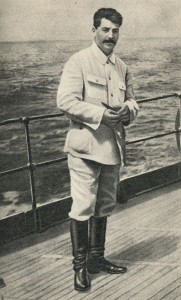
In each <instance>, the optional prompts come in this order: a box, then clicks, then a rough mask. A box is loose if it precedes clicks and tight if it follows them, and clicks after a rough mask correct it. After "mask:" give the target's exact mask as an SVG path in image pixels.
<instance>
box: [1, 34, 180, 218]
mask: <svg viewBox="0 0 181 300" xmlns="http://www.w3.org/2000/svg"><path fill="white" fill-rule="evenodd" d="M0 45H1V47H0V70H1V71H0V120H1V121H3V120H6V119H12V118H20V117H26V116H27V117H28V116H36V115H42V114H52V113H59V110H58V109H57V107H56V93H57V88H58V84H59V81H60V78H61V74H62V70H63V66H64V64H65V62H66V61H67V60H68V59H69V57H70V56H71V55H72V54H74V53H75V52H77V51H79V50H81V49H84V48H86V47H88V46H89V45H91V41H39V42H12V43H11V42H8V43H0ZM115 52H116V54H117V55H118V56H119V57H120V58H122V59H123V61H124V62H125V63H126V64H127V65H128V66H129V68H130V70H131V71H132V73H133V77H134V89H135V95H136V99H138V100H139V99H143V98H150V97H155V96H160V95H164V94H172V93H174V92H178V91H180V89H181V87H180V79H181V59H180V57H181V39H180V38H170V39H168V38H167V39H165V38H161V39H121V40H120V42H119V44H118V45H117V47H116V49H115ZM178 106H179V99H178V98H168V99H165V100H159V101H154V102H148V103H146V104H140V111H139V116H138V118H137V120H136V122H134V124H132V125H131V126H129V128H127V129H126V132H127V141H132V140H134V139H139V138H143V137H146V136H152V135H155V134H159V133H163V132H168V131H170V130H174V128H175V117H176V113H177V109H178ZM68 124H69V123H68V120H67V119H66V118H65V117H61V118H55V119H48V120H39V121H32V122H30V125H29V126H30V138H31V146H32V158H33V161H34V162H35V163H40V162H42V161H46V160H52V159H56V158H59V157H63V156H65V154H64V153H63V151H62V150H63V145H64V141H65V136H66V131H67V128H68ZM0 135H1V139H0V168H1V171H5V170H9V169H12V168H17V167H21V166H23V165H26V164H27V154H26V143H25V134H24V127H23V125H22V124H13V125H6V126H2V127H0ZM180 158H181V157H180V153H179V151H178V149H177V143H176V137H175V136H174V135H173V136H166V137H164V138H161V139H154V140H150V141H146V142H139V143H136V144H131V145H128V146H127V164H126V166H125V167H124V168H123V169H122V170H121V178H122V179H124V178H127V177H129V176H134V175H135V174H140V173H144V172H148V171H150V170H153V169H156V168H159V167H162V166H165V165H168V164H172V163H174V162H177V161H179V160H180ZM35 186H36V196H37V201H38V204H39V205H40V204H43V203H45V202H47V201H53V200H56V199H58V198H61V197H64V196H67V195H69V193H70V187H69V174H68V170H67V165H66V162H65V163H63V164H60V163H56V164H55V165H52V166H49V167H48V168H38V169H36V171H35ZM0 205H1V208H2V209H1V215H0V217H3V216H6V215H9V214H13V213H16V212H18V211H22V210H27V209H30V208H31V197H30V189H29V178H28V172H27V171H24V172H22V173H16V174H13V175H6V176H4V177H1V186H0Z"/></svg>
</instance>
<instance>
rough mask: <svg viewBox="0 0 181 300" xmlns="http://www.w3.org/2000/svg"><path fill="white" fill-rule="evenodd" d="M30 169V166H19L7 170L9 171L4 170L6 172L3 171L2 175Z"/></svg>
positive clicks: (0, 174)
mask: <svg viewBox="0 0 181 300" xmlns="http://www.w3.org/2000/svg"><path fill="white" fill-rule="evenodd" d="M28 169H29V166H22V167H19V168H15V169H11V170H7V171H4V172H1V173H0V177H1V176H3V175H8V174H13V173H16V172H20V171H25V170H28Z"/></svg>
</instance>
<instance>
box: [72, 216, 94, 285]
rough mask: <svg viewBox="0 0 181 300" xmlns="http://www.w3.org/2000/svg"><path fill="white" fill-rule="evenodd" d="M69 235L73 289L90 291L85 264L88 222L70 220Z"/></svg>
mask: <svg viewBox="0 0 181 300" xmlns="http://www.w3.org/2000/svg"><path fill="white" fill-rule="evenodd" d="M70 233H71V241H72V250H73V251H72V252H73V256H74V259H73V265H74V267H73V269H74V271H75V275H74V288H75V290H77V291H87V290H89V289H90V279H89V275H88V272H87V262H86V259H87V251H88V221H77V220H74V219H71V223H70Z"/></svg>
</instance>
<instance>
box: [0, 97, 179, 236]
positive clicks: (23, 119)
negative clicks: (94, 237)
mask: <svg viewBox="0 0 181 300" xmlns="http://www.w3.org/2000/svg"><path fill="white" fill-rule="evenodd" d="M170 98H177V99H178V100H179V105H178V110H177V113H176V119H175V129H174V130H172V131H169V132H164V133H160V134H156V135H152V136H147V137H143V138H140V139H134V140H132V141H126V145H128V144H135V143H139V142H144V141H148V140H151V139H157V138H161V137H164V136H167V135H172V134H175V135H176V140H177V147H178V149H179V151H180V132H181V127H180V110H181V94H180V93H172V94H166V95H161V96H158V97H152V98H145V99H141V100H137V102H138V104H140V103H145V104H146V103H148V102H151V101H158V100H161V99H170ZM63 115H64V114H63V113H56V114H48V115H37V116H30V117H20V118H14V119H8V120H4V121H1V122H0V126H5V125H10V124H16V123H21V124H23V125H24V131H25V139H26V151H27V164H26V165H25V166H21V167H18V168H14V169H10V170H6V171H3V172H0V177H2V176H6V175H9V174H13V173H16V172H22V171H24V170H28V172H29V182H30V191H31V202H32V211H33V216H34V226H35V231H37V232H38V231H39V222H38V213H37V201H36V189H35V175H34V172H35V170H36V169H37V168H40V167H45V166H48V165H51V164H55V163H61V162H62V161H65V160H66V159H67V158H66V157H62V158H58V159H53V160H48V161H43V162H40V163H35V162H34V161H33V159H32V151H31V150H32V147H31V139H30V133H29V124H30V123H31V122H33V121H35V120H43V119H45V120H47V119H53V118H57V117H60V118H61V117H62V116H63Z"/></svg>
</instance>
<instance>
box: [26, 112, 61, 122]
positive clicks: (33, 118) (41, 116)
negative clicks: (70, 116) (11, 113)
mask: <svg viewBox="0 0 181 300" xmlns="http://www.w3.org/2000/svg"><path fill="white" fill-rule="evenodd" d="M63 116H64V114H63V113H59V114H50V115H38V116H32V117H29V118H28V119H29V120H30V121H35V120H42V119H49V118H56V117H63Z"/></svg>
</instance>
